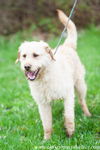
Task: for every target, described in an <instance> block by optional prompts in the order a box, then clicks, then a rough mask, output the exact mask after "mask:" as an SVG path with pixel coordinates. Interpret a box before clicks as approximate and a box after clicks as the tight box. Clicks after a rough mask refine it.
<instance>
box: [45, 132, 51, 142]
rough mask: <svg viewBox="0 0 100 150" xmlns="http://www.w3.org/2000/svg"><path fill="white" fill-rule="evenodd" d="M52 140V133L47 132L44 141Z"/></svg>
mask: <svg viewBox="0 0 100 150" xmlns="http://www.w3.org/2000/svg"><path fill="white" fill-rule="evenodd" d="M50 138H51V131H46V132H45V133H44V140H49V139H50Z"/></svg>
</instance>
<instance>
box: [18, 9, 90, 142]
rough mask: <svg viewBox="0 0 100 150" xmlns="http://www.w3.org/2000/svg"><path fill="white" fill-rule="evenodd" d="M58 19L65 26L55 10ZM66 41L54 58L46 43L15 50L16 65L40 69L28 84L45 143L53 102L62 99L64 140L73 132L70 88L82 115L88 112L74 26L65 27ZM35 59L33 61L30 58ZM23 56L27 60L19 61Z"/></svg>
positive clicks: (30, 43) (72, 108) (72, 107)
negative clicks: (37, 109) (18, 62)
mask: <svg viewBox="0 0 100 150" xmlns="http://www.w3.org/2000/svg"><path fill="white" fill-rule="evenodd" d="M58 15H59V19H60V20H61V22H62V23H63V24H64V25H66V23H67V21H68V17H67V16H66V15H65V14H64V13H63V12H62V11H60V10H58ZM67 31H68V37H67V39H66V40H65V42H64V44H63V45H61V46H59V49H58V51H57V53H56V55H55V56H54V55H53V52H54V51H51V50H50V47H49V46H48V44H47V43H45V42H43V41H40V42H24V43H22V44H21V46H20V47H19V53H20V56H19V58H18V59H19V61H20V62H21V68H22V70H23V71H25V68H24V66H25V65H26V64H31V70H32V71H34V70H36V69H38V68H40V72H39V74H38V76H37V78H36V79H35V80H34V81H30V80H29V81H28V82H29V87H30V90H31V94H32V96H33V98H34V99H35V101H36V103H37V104H38V107H39V112H40V116H41V119H42V123H43V128H44V138H45V139H49V138H50V135H51V131H52V115H51V106H50V102H51V101H52V100H54V99H64V109H65V127H66V131H67V134H68V136H71V135H72V134H73V132H74V128H75V127H74V126H75V125H74V88H76V90H77V92H78V95H79V100H80V103H81V105H82V109H83V111H84V113H85V115H87V116H90V115H91V114H90V112H89V110H88V108H87V105H86V102H85V96H86V84H85V81H84V75H85V70H84V67H83V65H82V64H81V62H80V59H79V57H78V55H77V52H76V50H75V49H76V43H77V32H76V27H75V25H74V23H73V22H72V21H71V20H70V21H69V24H68V28H67ZM33 53H36V54H38V55H39V56H38V57H37V58H33V57H32V54H33ZM24 54H26V55H27V57H26V58H23V55H24Z"/></svg>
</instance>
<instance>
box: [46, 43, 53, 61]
mask: <svg viewBox="0 0 100 150" xmlns="http://www.w3.org/2000/svg"><path fill="white" fill-rule="evenodd" d="M45 49H46V52H47V53H48V54H49V55H50V57H51V59H52V60H55V58H54V55H53V53H52V50H51V48H50V47H48V46H46V47H45Z"/></svg>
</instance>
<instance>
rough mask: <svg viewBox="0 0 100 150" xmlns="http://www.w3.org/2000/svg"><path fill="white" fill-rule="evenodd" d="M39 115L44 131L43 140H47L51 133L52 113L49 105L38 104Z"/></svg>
mask: <svg viewBox="0 0 100 150" xmlns="http://www.w3.org/2000/svg"><path fill="white" fill-rule="evenodd" d="M39 113H40V117H41V120H42V124H43V129H44V139H46V140H48V139H50V137H51V132H52V112H51V106H50V104H49V103H48V104H39Z"/></svg>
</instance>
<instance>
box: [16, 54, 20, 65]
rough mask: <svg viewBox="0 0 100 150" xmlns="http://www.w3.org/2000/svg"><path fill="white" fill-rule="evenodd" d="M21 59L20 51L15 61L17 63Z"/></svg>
mask: <svg viewBox="0 0 100 150" xmlns="http://www.w3.org/2000/svg"><path fill="white" fill-rule="evenodd" d="M19 60H20V52H19V51H18V56H17V59H16V61H15V64H17V63H18V62H19Z"/></svg>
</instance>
